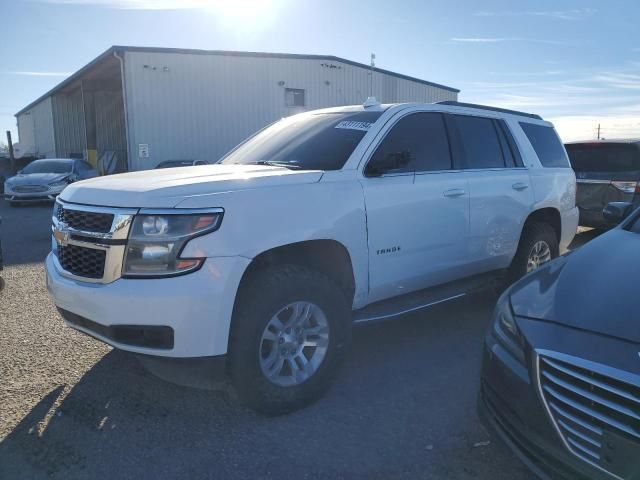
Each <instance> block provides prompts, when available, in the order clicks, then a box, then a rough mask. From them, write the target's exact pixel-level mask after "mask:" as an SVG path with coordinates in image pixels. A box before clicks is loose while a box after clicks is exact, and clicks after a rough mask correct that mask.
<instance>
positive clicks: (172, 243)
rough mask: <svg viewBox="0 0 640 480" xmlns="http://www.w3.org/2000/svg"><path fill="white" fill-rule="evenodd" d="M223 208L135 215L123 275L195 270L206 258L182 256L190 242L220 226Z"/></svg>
mask: <svg viewBox="0 0 640 480" xmlns="http://www.w3.org/2000/svg"><path fill="white" fill-rule="evenodd" d="M222 215H223V213H222V211H220V210H216V211H214V212H212V211H203V212H201V213H193V211H190V212H189V213H188V214H184V213H180V212H179V211H176V213H167V214H165V213H162V214H153V213H144V212H143V213H141V214H138V215H136V216H135V217H134V219H133V224H132V225H131V231H130V233H129V240H128V242H127V250H126V253H125V260H124V266H123V270H122V275H123V276H124V277H167V276H174V275H181V274H184V273H188V272H192V271H194V270H197V269H198V268H200V267H201V266H202V263H203V262H204V260H205V259H204V258H182V257H181V256H180V254H181V253H182V250H183V249H184V246H185V245H186V244H187V242H188V241H189V240H191V239H193V238H195V237H198V236H200V235H204V234H207V233H211V232H213V231H215V230H217V229H218V228H219V227H220V224H221V223H222Z"/></svg>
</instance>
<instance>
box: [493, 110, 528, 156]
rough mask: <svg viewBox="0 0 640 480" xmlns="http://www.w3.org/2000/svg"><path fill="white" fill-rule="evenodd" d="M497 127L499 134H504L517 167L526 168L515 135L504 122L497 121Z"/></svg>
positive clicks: (503, 136)
mask: <svg viewBox="0 0 640 480" xmlns="http://www.w3.org/2000/svg"><path fill="white" fill-rule="evenodd" d="M496 125H497V128H498V132H499V133H502V138H504V139H505V140H506V141H507V145H508V146H509V151H510V152H511V156H512V158H513V162H514V163H515V166H516V167H524V162H523V161H522V156H521V155H520V150H519V149H518V145H517V144H516V141H515V139H514V138H513V134H512V133H511V130H510V129H509V127H508V126H507V123H506V122H505V121H504V120H496Z"/></svg>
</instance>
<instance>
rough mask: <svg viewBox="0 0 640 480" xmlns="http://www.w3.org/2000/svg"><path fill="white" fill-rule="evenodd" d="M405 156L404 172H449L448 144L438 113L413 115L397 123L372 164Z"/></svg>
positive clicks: (376, 153)
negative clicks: (397, 156)
mask: <svg viewBox="0 0 640 480" xmlns="http://www.w3.org/2000/svg"><path fill="white" fill-rule="evenodd" d="M404 152H407V154H408V156H409V158H410V161H409V165H407V167H406V168H405V169H403V171H410V172H412V171H415V172H430V171H431V172H433V171H438V170H450V169H451V153H450V151H449V140H448V138H447V130H446V127H445V125H444V118H443V116H442V114H440V113H414V114H411V115H408V116H406V117H404V118H402V119H401V120H399V121H398V123H396V124H395V125H394V126H393V128H392V129H391V131H390V132H389V133H388V134H387V136H386V137H385V138H384V140H383V141H382V143H381V144H380V146H379V147H378V149H377V150H376V152H375V153H374V154H373V157H372V160H377V159H379V158H384V157H385V156H388V155H394V154H401V153H404Z"/></svg>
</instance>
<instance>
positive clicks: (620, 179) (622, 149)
mask: <svg viewBox="0 0 640 480" xmlns="http://www.w3.org/2000/svg"><path fill="white" fill-rule="evenodd" d="M566 149H567V153H568V154H569V159H570V161H571V166H572V167H573V169H574V171H575V173H576V181H577V184H578V191H577V196H576V204H577V206H578V208H579V209H580V221H581V222H580V223H581V224H582V225H585V226H592V227H598V226H603V225H605V224H606V222H605V220H604V217H603V216H602V209H603V208H604V207H605V206H606V204H607V203H609V202H619V201H629V202H630V201H633V199H634V195H635V193H636V191H637V189H638V181H639V180H640V148H639V147H638V144H635V143H616V142H585V143H572V144H568V145H566Z"/></svg>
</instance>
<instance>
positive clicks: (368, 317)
mask: <svg viewBox="0 0 640 480" xmlns="http://www.w3.org/2000/svg"><path fill="white" fill-rule="evenodd" d="M502 275H503V272H502V271H500V272H491V273H489V274H482V275H475V276H473V277H469V278H466V279H463V280H456V281H454V282H450V283H445V284H444V285H438V286H436V287H431V288H427V289H424V290H419V291H417V292H412V293H407V294H405V295H401V296H399V297H394V298H390V299H388V300H382V301H380V302H376V303H372V304H371V305H367V306H366V307H364V308H361V309H360V310H355V311H354V312H353V323H365V322H373V321H376V320H385V319H388V318H393V317H398V316H400V315H405V314H407V313H411V312H415V311H418V310H422V309H423V308H429V307H432V306H434V305H438V304H439V303H444V302H449V301H451V300H455V299H458V298H462V297H464V296H465V295H467V294H468V293H471V292H473V291H475V290H480V289H482V288H487V287H490V286H492V284H493V283H494V282H496V281H498V280H499V279H500V278H501V276H502Z"/></svg>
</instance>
